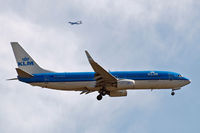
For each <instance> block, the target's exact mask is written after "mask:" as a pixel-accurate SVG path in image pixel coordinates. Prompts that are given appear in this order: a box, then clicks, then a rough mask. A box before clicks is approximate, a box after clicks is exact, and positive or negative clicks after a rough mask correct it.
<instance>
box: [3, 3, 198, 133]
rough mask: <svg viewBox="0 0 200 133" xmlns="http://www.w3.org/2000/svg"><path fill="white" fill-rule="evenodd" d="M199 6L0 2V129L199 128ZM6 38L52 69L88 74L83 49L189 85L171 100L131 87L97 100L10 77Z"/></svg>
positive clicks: (108, 62) (109, 64)
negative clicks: (169, 73) (165, 72)
mask: <svg viewBox="0 0 200 133" xmlns="http://www.w3.org/2000/svg"><path fill="white" fill-rule="evenodd" d="M199 7H200V3H199V2H198V1H195V0H182V1H179V0H168V1H166V0H117V1H106V0H101V1H99V0H94V1H89V0H85V1H80V0H73V1H69V0H68V1H64V0H60V1H49V0H48V1H47V0H45V1H42V2H41V1H39V0H29V1H24V0H15V1H14V0H7V1H1V0H0V25H1V26H0V46H1V49H0V62H1V65H0V73H1V75H0V85H1V87H0V99H1V101H0V132H1V133H10V132H20V133H27V132H30V133H39V132H45V133H55V132H58V133H62V132H86V133H88V132H89V133H90V132H92V133H93V132H99V133H100V132H130V133H132V132H140V133H155V132H158V133H160V132H162V133H165V132H166V133H169V132H175V133H176V132H177V133H178V132H181V133H184V132H185V133H188V132H193V133H198V132H199V131H200V128H199V122H200V121H199V120H200V116H199V111H200V102H199V92H200V91H199V85H198V80H199V79H198V76H199V74H200V73H199V68H200V62H199V60H200V56H199V52H200V45H199V42H200V39H199V35H200V15H199V12H200V8H199ZM73 20H74V21H76V20H82V21H83V24H82V25H79V26H71V25H69V24H68V23H67V22H68V21H73ZM11 41H18V42H19V43H20V44H21V45H22V46H23V47H24V48H25V49H26V51H28V52H29V53H30V54H31V56H32V57H33V58H34V59H35V60H36V61H37V62H38V64H40V65H41V66H42V67H45V68H47V69H50V70H54V71H60V72H62V71H92V68H91V67H90V66H89V63H88V61H87V59H86V56H85V54H84V50H85V49H87V50H88V51H89V52H90V54H91V55H92V56H93V58H94V59H95V60H96V61H97V62H99V64H101V65H102V66H103V67H105V69H107V70H108V69H110V70H149V69H150V70H169V71H176V72H179V73H182V74H183V75H184V76H186V77H188V78H190V79H191V80H192V83H191V84H190V85H189V86H186V87H184V88H182V89H181V90H179V91H177V92H176V95H175V96H174V97H171V95H170V90H157V91H153V92H150V91H128V96H127V97H123V98H110V97H105V98H104V99H103V100H102V101H101V102H99V101H97V100H96V95H97V93H94V94H89V95H87V96H84V95H81V96H79V92H64V91H55V90H49V89H42V88H39V87H32V86H30V85H27V84H24V83H21V82H18V81H9V82H8V81H5V79H7V78H12V77H15V76H16V72H15V69H14V68H15V67H16V61H15V59H14V56H13V52H12V49H11V46H10V44H9V43H10V42H11Z"/></svg>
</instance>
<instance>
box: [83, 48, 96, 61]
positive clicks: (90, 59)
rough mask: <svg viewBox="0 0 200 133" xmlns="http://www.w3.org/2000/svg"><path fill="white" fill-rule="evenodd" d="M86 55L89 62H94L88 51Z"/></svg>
mask: <svg viewBox="0 0 200 133" xmlns="http://www.w3.org/2000/svg"><path fill="white" fill-rule="evenodd" d="M85 53H86V56H87V58H88V60H89V61H94V60H93V59H92V57H91V56H90V54H89V53H88V51H87V50H85Z"/></svg>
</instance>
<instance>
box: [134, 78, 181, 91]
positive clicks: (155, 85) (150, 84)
mask: <svg viewBox="0 0 200 133" xmlns="http://www.w3.org/2000/svg"><path fill="white" fill-rule="evenodd" d="M181 83H182V82H181V81H180V80H135V89H169V88H177V87H181Z"/></svg>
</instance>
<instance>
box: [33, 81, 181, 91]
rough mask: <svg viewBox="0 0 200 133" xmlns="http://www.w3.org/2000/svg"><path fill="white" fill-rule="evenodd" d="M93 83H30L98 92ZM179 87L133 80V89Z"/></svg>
mask: <svg viewBox="0 0 200 133" xmlns="http://www.w3.org/2000/svg"><path fill="white" fill-rule="evenodd" d="M95 84H96V82H95V81H88V82H38V83H31V85H33V86H40V87H44V88H51V89H57V90H69V91H70V90H71V91H82V90H92V91H98V90H99V89H100V88H99V87H98V88H97V87H95ZM178 87H181V81H180V80H135V87H134V88H133V89H169V88H178ZM107 89H108V90H116V89H120V88H114V87H111V88H110V87H109V88H107Z"/></svg>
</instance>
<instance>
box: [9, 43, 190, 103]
mask: <svg viewBox="0 0 200 133" xmlns="http://www.w3.org/2000/svg"><path fill="white" fill-rule="evenodd" d="M11 46H12V49H13V52H14V55H15V59H16V61H17V65H18V67H17V68H16V71H17V74H18V76H17V78H13V79H10V80H19V81H21V82H24V83H28V84H30V85H32V86H40V87H43V88H50V89H55V90H63V91H81V93H80V94H89V93H92V92H95V91H97V92H98V95H97V100H101V99H102V98H103V96H105V95H109V96H110V97H121V96H127V90H142V89H150V90H153V89H171V90H172V91H171V95H172V96H173V95H174V94H175V92H174V91H175V90H179V89H181V87H183V86H185V85H187V84H189V83H190V82H191V81H190V80H189V79H188V78H186V77H183V76H182V75H181V74H179V73H176V72H169V71H109V72H108V71H106V70H105V69H104V68H103V67H102V66H100V65H99V64H98V63H97V62H96V61H94V60H93V58H92V57H91V56H90V54H89V53H88V52H87V51H85V53H86V56H87V58H88V61H89V63H90V65H91V67H92V68H93V70H94V72H64V73H63V72H62V73H57V72H53V71H49V70H46V69H43V68H41V67H40V66H39V65H38V64H37V63H36V62H35V61H34V60H33V58H32V57H31V56H30V55H29V54H28V53H27V52H26V51H25V50H24V49H23V48H22V47H21V46H20V45H19V43H18V42H11Z"/></svg>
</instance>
